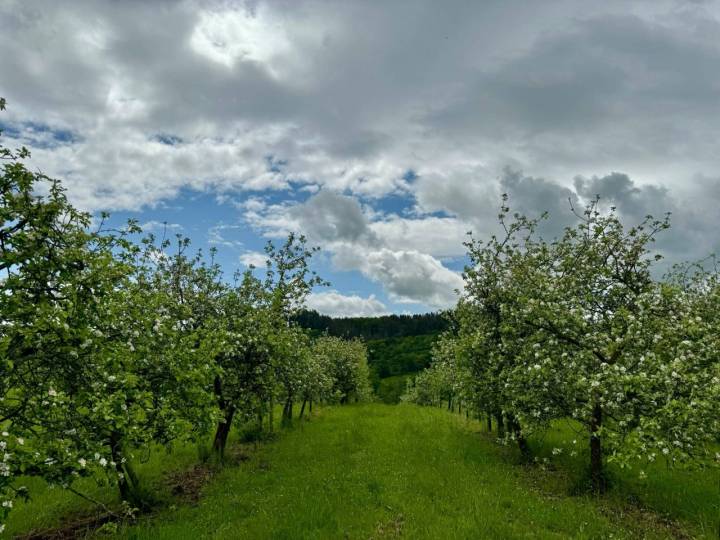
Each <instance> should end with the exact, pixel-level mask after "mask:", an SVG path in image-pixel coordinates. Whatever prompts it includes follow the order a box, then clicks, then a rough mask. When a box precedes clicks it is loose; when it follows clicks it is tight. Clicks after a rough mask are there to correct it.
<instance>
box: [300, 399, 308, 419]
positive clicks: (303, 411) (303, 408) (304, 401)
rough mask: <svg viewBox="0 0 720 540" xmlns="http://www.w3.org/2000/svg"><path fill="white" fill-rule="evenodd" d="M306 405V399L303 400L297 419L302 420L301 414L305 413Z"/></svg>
mask: <svg viewBox="0 0 720 540" xmlns="http://www.w3.org/2000/svg"><path fill="white" fill-rule="evenodd" d="M306 403H307V399H303V402H302V407H300V416H298V418H302V417H303V414H304V413H305V404H306Z"/></svg>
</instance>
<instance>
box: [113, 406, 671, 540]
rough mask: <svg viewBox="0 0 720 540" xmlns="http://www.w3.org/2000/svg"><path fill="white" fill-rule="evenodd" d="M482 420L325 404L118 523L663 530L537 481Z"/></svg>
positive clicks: (427, 532) (407, 530)
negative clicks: (186, 502)
mask: <svg viewBox="0 0 720 540" xmlns="http://www.w3.org/2000/svg"><path fill="white" fill-rule="evenodd" d="M477 429H479V425H478V424H475V423H471V424H468V425H466V423H465V421H464V420H463V419H461V418H460V417H458V416H452V415H450V414H448V413H446V412H444V411H441V410H436V409H430V408H419V407H415V406H412V405H399V406H394V407H392V406H386V405H379V404H374V405H359V406H348V407H342V408H332V409H325V410H324V411H323V412H322V413H321V417H320V418H315V419H313V420H312V421H311V422H309V423H305V424H302V425H301V427H298V428H296V429H295V430H293V431H290V432H288V433H286V434H284V435H283V436H282V437H281V439H280V440H279V441H277V442H275V443H273V444H270V445H268V446H266V447H264V448H263V450H262V451H261V452H259V453H258V454H257V455H256V456H255V457H254V458H253V459H252V460H250V461H249V462H247V463H245V464H244V465H242V466H241V467H238V468H234V469H228V470H226V471H224V472H223V473H222V474H221V475H220V476H219V477H217V478H216V480H215V481H214V482H213V483H212V484H211V485H210V486H208V488H207V489H206V492H205V496H204V497H203V499H202V500H201V501H200V503H199V505H198V506H196V507H180V508H177V509H176V510H174V511H168V512H166V513H164V514H163V515H161V516H159V517H157V518H154V519H152V520H147V521H142V522H140V523H139V524H136V525H134V526H130V527H127V528H125V529H123V530H122V531H121V537H124V538H128V539H146V538H147V539H150V538H153V539H178V538H252V539H261V538H275V539H303V538H308V539H309V538H313V539H314V538H333V539H334V538H363V539H368V538H376V539H377V538H397V537H400V536H402V537H404V538H413V539H422V538H428V539H434V538H448V539H451V538H548V539H549V538H610V537H613V538H666V537H668V534H670V533H669V531H668V529H667V528H665V527H664V526H662V525H657V524H655V523H653V522H652V521H651V520H650V521H649V520H647V519H639V518H637V517H636V516H634V515H633V514H632V513H625V514H623V515H621V513H620V512H607V509H603V508H601V507H600V506H599V505H598V504H597V501H595V500H593V499H592V498H589V497H570V496H566V495H562V494H558V493H546V492H544V491H543V490H539V489H536V488H535V487H534V485H533V482H532V481H531V480H532V479H531V478H529V477H528V476H529V475H534V474H535V473H528V471H526V470H525V469H524V468H522V467H518V466H517V465H514V464H513V463H512V462H511V461H510V460H508V459H507V456H506V455H505V451H503V450H502V449H498V447H497V446H496V445H495V443H493V442H492V441H491V440H489V438H488V437H487V436H485V435H480V434H478V433H477V432H474V431H473V430H477Z"/></svg>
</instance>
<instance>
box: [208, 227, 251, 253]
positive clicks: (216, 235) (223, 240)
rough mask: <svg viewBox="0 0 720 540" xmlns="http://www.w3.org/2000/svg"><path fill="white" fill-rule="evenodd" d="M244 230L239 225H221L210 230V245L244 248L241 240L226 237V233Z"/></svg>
mask: <svg viewBox="0 0 720 540" xmlns="http://www.w3.org/2000/svg"><path fill="white" fill-rule="evenodd" d="M240 229H242V227H240V226H239V225H227V224H224V223H219V224H217V225H214V226H212V227H210V228H209V229H208V240H207V241H208V244H213V245H216V246H224V247H228V248H236V247H239V246H242V245H243V243H242V242H241V241H239V240H231V239H228V238H227V237H226V232H225V231H235V232H237V231H239V230H240Z"/></svg>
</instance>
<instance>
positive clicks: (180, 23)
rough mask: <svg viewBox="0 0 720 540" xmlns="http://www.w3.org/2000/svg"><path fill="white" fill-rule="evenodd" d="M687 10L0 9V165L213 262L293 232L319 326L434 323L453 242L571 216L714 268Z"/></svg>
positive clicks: (700, 95)
mask: <svg viewBox="0 0 720 540" xmlns="http://www.w3.org/2000/svg"><path fill="white" fill-rule="evenodd" d="M719 6H720V5H719V4H718V3H714V2H702V1H695V2H691V1H687V0H686V1H683V2H675V1H664V0H653V1H649V2H642V1H637V2H625V1H622V2H615V1H612V0H606V1H603V2H580V1H554V0H551V1H544V2H535V1H525V2H519V1H518V2H513V1H504V0H503V1H499V0H498V1H494V0H486V1H482V2H480V1H460V0H449V1H447V2H437V1H434V0H412V1H410V0H395V1H391V0H382V1H380V0H377V1H376V0H363V1H349V0H348V1H344V0H332V1H331V0H327V1H305V0H285V1H283V0H268V1H262V0H258V1H246V2H243V1H230V0H224V1H221V0H218V1H212V0H197V1H173V0H146V1H140V0H122V1H120V0H93V1H90V0H87V1H83V0H63V1H62V2H58V1H56V0H0V96H3V97H5V98H6V99H7V103H8V110H7V111H6V112H5V113H3V114H2V115H1V116H0V128H1V129H2V130H3V144H4V145H5V146H9V147H13V146H19V145H25V146H27V147H28V148H30V149H31V151H32V158H31V160H30V164H31V165H32V167H33V168H35V169H38V170H41V171H43V172H44V173H46V174H48V175H50V176H53V177H56V178H59V179H61V180H62V181H63V184H64V185H65V186H66V188H67V192H68V196H69V198H70V199H71V201H72V202H73V203H74V204H75V205H76V206H78V207H79V208H81V209H83V210H86V211H89V212H92V213H93V214H96V215H97V214H99V212H101V211H109V212H111V214H112V216H113V217H112V220H114V221H116V222H118V223H119V222H122V221H124V220H126V219H128V218H132V219H137V220H138V221H139V222H140V224H141V225H143V227H144V229H145V230H147V231H151V232H154V233H156V234H181V235H185V236H188V237H189V238H191V240H192V242H193V245H194V246H196V247H198V248H202V249H204V250H207V249H208V248H210V247H216V248H218V250H219V256H218V257H219V261H220V262H221V264H222V265H223V268H224V270H225V273H226V275H227V276H231V275H232V274H233V272H234V271H235V270H243V269H245V268H246V267H247V266H248V265H250V264H255V265H258V264H259V265H262V261H263V257H262V251H263V246H264V244H265V242H267V241H268V240H274V241H278V240H281V239H282V238H283V237H284V236H285V235H287V233H288V232H290V231H297V232H301V233H304V234H305V235H306V236H307V237H308V238H309V241H310V243H312V244H313V245H317V246H320V247H321V248H322V250H321V252H320V254H319V255H317V256H316V258H315V260H314V262H313V266H314V268H315V269H316V270H317V271H318V272H319V273H320V274H321V276H322V277H324V278H325V279H327V280H329V281H330V282H331V286H330V287H326V288H323V289H318V290H316V291H314V292H313V294H312V295H311V296H310V298H309V299H308V305H309V306H310V307H311V308H314V309H317V310H318V311H321V312H323V313H327V314H330V315H336V316H351V315H366V316H367V315H380V314H385V313H419V312H425V311H430V310H438V309H444V308H447V307H450V306H452V305H453V304H454V303H455V302H456V300H457V293H456V291H458V290H461V289H462V278H461V272H462V269H463V266H464V264H465V263H466V259H465V248H464V246H463V242H464V241H466V240H467V233H468V231H472V232H473V234H474V235H475V236H476V237H478V238H484V237H487V236H488V235H490V234H492V233H493V232H494V231H495V230H496V227H497V223H496V221H497V213H498V209H499V206H500V201H501V195H502V194H503V193H507V194H508V196H509V205H510V207H511V208H512V209H513V210H514V211H518V212H521V213H525V214H528V215H530V216H535V215H539V214H540V213H542V212H543V211H548V212H550V216H551V220H550V222H549V224H548V226H547V227H548V229H547V231H546V234H547V235H553V234H557V233H559V232H560V231H561V230H562V227H563V226H565V225H567V224H568V223H570V222H571V221H572V213H571V210H570V202H572V203H573V204H575V205H578V206H582V205H583V204H585V203H587V202H588V201H589V200H591V199H592V198H593V197H595V195H600V197H601V200H602V201H603V202H604V203H606V204H607V205H608V206H610V205H613V206H615V207H616V208H617V211H618V212H619V213H620V215H621V217H622V218H623V219H624V220H626V221H627V222H628V223H629V224H633V223H637V222H638V221H640V220H642V218H643V217H644V216H645V215H647V214H653V215H655V216H663V215H664V214H665V213H666V212H671V213H672V214H671V215H672V228H671V229H670V231H668V232H666V233H664V234H663V236H662V237H661V238H660V239H659V240H658V243H657V249H658V250H659V251H660V252H661V253H662V254H663V255H664V257H665V260H666V261H667V263H666V264H671V263H673V262H679V261H683V260H696V259H699V258H702V257H705V256H707V255H708V254H709V253H711V252H715V251H717V250H718V248H719V247H720V235H718V231H719V230H720V122H718V120H719V119H720V40H718V39H717V37H718V36H719V35H720V8H719Z"/></svg>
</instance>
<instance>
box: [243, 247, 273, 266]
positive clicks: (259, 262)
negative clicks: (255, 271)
mask: <svg viewBox="0 0 720 540" xmlns="http://www.w3.org/2000/svg"><path fill="white" fill-rule="evenodd" d="M239 260H240V263H242V264H243V265H244V266H246V267H250V266H254V267H255V268H264V267H265V261H267V255H266V254H265V253H261V252H259V251H246V252H245V253H243V254H242V255H240V257H239Z"/></svg>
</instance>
